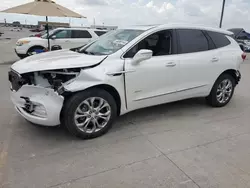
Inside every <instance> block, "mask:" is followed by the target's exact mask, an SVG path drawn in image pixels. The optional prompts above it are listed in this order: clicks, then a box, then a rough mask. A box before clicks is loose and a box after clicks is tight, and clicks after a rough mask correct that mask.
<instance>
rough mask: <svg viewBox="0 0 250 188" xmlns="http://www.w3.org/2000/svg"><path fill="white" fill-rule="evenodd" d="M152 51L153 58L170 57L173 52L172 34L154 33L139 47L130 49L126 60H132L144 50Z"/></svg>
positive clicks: (138, 45)
mask: <svg viewBox="0 0 250 188" xmlns="http://www.w3.org/2000/svg"><path fill="white" fill-rule="evenodd" d="M142 49H147V50H152V51H153V56H161V55H169V54H171V51H172V32H171V31H169V30H167V31H160V32H157V33H154V34H152V35H150V36H148V37H146V38H145V39H143V40H142V41H140V42H139V43H138V44H137V45H135V46H134V47H133V48H132V49H130V50H129V51H128V52H127V53H126V54H125V55H124V57H125V58H132V57H134V55H135V54H136V53H137V52H138V51H140V50H142Z"/></svg>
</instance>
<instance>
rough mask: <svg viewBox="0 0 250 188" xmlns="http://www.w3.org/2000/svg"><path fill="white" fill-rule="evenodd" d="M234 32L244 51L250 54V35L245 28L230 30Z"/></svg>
mask: <svg viewBox="0 0 250 188" xmlns="http://www.w3.org/2000/svg"><path fill="white" fill-rule="evenodd" d="M228 30H229V31H231V32H233V34H234V38H235V39H236V41H237V42H238V44H239V45H240V48H241V49H242V51H245V52H250V33H248V32H246V31H245V30H244V29H243V28H233V29H228Z"/></svg>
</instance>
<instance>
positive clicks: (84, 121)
mask: <svg viewBox="0 0 250 188" xmlns="http://www.w3.org/2000/svg"><path fill="white" fill-rule="evenodd" d="M116 116H117V105H116V102H115V100H114V98H113V96H112V95H110V94H109V93H108V92H107V91H105V90H102V89H89V90H86V91H82V92H79V93H76V94H75V95H73V96H72V97H71V98H69V99H68V100H67V101H66V103H65V105H64V107H63V112H62V121H61V122H62V123H63V125H64V126H65V127H66V128H67V129H68V131H69V132H70V133H71V134H73V135H74V136H77V137H79V138H81V139H91V138H96V137H99V136H101V135H103V134H105V133H106V132H107V131H108V130H109V129H110V128H111V127H112V124H113V121H114V119H115V118H116Z"/></svg>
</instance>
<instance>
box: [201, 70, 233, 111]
mask: <svg viewBox="0 0 250 188" xmlns="http://www.w3.org/2000/svg"><path fill="white" fill-rule="evenodd" d="M235 86H236V81H235V79H234V78H233V77H232V76H231V75H230V74H222V75H221V76H220V77H219V78H218V79H217V80H216V82H215V84H214V86H213V88H212V91H211V92H210V95H209V96H208V97H207V98H206V99H207V102H208V104H210V105H211V106H213V107H223V106H225V105H227V104H228V103H229V102H230V100H231V98H232V97H233V94H234V89H235Z"/></svg>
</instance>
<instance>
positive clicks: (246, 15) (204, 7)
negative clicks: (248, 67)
mask: <svg viewBox="0 0 250 188" xmlns="http://www.w3.org/2000/svg"><path fill="white" fill-rule="evenodd" d="M30 1H32V0H1V4H0V10H4V9H7V8H10V7H12V6H16V5H19V4H23V3H27V2H30ZM56 3H59V4H61V5H63V6H65V7H68V8H70V9H72V10H74V11H76V12H78V13H80V14H82V15H84V16H86V17H87V19H81V20H80V19H71V24H72V25H81V24H84V25H91V24H93V20H94V18H95V20H96V24H100V25H101V24H103V23H104V24H105V25H118V26H124V25H135V24H159V23H169V22H171V23H173V22H182V23H194V24H200V25H208V26H214V27H218V25H219V19H220V12H221V6H222V0H56ZM4 18H6V19H7V21H9V22H12V21H14V20H18V21H21V22H23V23H24V22H25V20H27V22H28V23H32V24H36V23H37V20H38V19H39V20H43V19H44V18H42V17H40V18H39V17H35V16H26V15H25V16H16V15H10V14H3V13H0V22H3V20H4ZM50 20H51V21H61V22H65V21H66V22H69V19H68V18H67V19H62V18H50ZM223 27H224V28H226V29H227V28H232V27H243V28H245V29H247V30H249V31H250V1H249V0H226V7H225V16H224V22H223Z"/></svg>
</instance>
